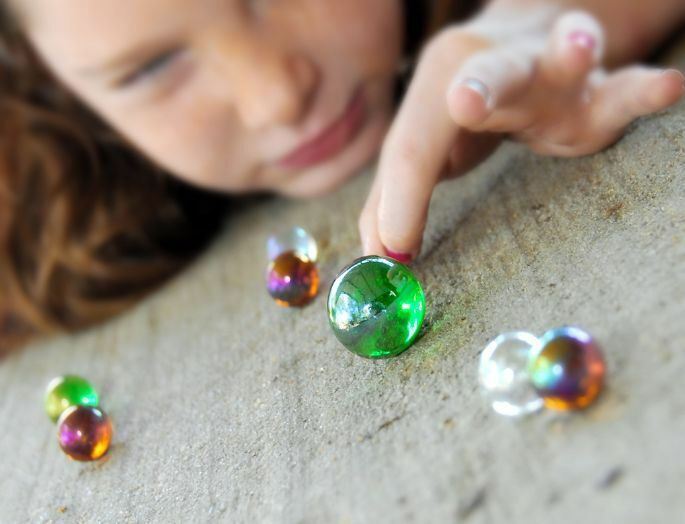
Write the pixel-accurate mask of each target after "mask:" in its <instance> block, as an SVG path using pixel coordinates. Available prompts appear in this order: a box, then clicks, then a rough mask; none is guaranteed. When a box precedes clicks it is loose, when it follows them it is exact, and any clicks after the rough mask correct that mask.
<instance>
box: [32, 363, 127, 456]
mask: <svg viewBox="0 0 685 524" xmlns="http://www.w3.org/2000/svg"><path fill="white" fill-rule="evenodd" d="M98 405H99V395H98V393H97V391H95V388H93V386H92V385H91V384H90V383H89V382H88V381H87V380H85V379H84V378H82V377H78V376H76V375H65V376H61V377H57V378H55V379H53V380H52V381H51V382H50V383H49V384H48V387H47V390H46V392H45V412H46V413H47V415H48V417H50V420H52V421H53V422H56V423H57V439H58V442H59V445H60V447H61V448H62V451H64V453H65V454H66V455H67V456H68V457H69V458H71V459H73V460H77V461H81V462H86V461H92V460H98V459H100V458H102V457H103V456H104V455H105V453H107V450H108V449H109V445H110V442H111V440H112V432H113V430H112V422H111V420H110V418H109V417H108V416H107V414H106V413H105V412H104V411H103V410H102V409H100V408H99V407H98Z"/></svg>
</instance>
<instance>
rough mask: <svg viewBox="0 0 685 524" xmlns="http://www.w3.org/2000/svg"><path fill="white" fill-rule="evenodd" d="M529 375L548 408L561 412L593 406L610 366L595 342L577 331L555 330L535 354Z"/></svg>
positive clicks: (549, 333) (578, 329)
mask: <svg viewBox="0 0 685 524" xmlns="http://www.w3.org/2000/svg"><path fill="white" fill-rule="evenodd" d="M528 372H529V375H530V379H531V382H532V384H533V387H534V388H535V389H536V391H537V392H538V394H539V395H540V396H541V397H542V399H543V401H544V403H545V407H547V408H549V409H553V410H558V411H568V410H574V409H582V408H586V407H588V406H589V405H591V404H592V403H593V402H594V401H595V399H596V398H597V397H598V395H599V393H600V391H601V390H602V386H603V384H604V376H605V373H606V365H605V362H604V358H603V356H602V352H601V350H600V348H599V346H598V345H597V343H596V342H595V340H594V339H593V338H592V336H590V334H588V333H587V332H585V331H583V330H582V329H580V328H577V327H562V328H556V329H551V330H549V331H547V332H546V333H545V334H544V335H542V337H540V344H539V345H538V346H537V347H536V348H535V350H533V351H532V352H531V355H530V361H529V368H528Z"/></svg>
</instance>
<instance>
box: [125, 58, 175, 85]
mask: <svg viewBox="0 0 685 524" xmlns="http://www.w3.org/2000/svg"><path fill="white" fill-rule="evenodd" d="M181 52H182V49H181V48H177V49H172V50H169V51H166V52H164V53H160V54H158V55H156V56H155V57H154V58H152V59H151V60H148V61H147V62H145V63H144V64H143V65H142V66H140V67H139V68H137V69H135V70H134V71H133V72H131V73H129V74H127V75H126V76H124V77H123V78H122V79H121V80H119V81H118V82H116V85H117V87H128V86H131V85H133V84H136V83H138V82H141V81H143V80H145V79H147V78H149V77H153V76H155V75H157V74H160V73H162V72H163V71H164V70H165V69H166V68H167V67H168V66H170V65H171V64H172V62H173V61H174V60H176V58H178V56H179V55H180V54H181Z"/></svg>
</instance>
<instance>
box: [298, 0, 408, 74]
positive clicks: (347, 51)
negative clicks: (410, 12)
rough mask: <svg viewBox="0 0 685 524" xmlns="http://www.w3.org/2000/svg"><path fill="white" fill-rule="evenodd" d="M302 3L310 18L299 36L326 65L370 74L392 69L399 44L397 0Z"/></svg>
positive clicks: (395, 61)
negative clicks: (324, 54)
mask: <svg viewBox="0 0 685 524" xmlns="http://www.w3.org/2000/svg"><path fill="white" fill-rule="evenodd" d="M302 1H303V3H305V4H307V8H306V9H307V11H308V12H309V13H311V15H310V17H308V21H307V26H308V27H306V28H304V27H301V28H298V30H299V33H300V35H304V38H305V39H307V40H308V42H307V45H308V47H309V48H310V49H312V50H314V52H317V51H318V52H321V53H322V52H325V53H326V57H324V59H325V60H326V62H327V63H329V64H338V67H342V66H346V67H349V68H351V69H352V70H356V71H359V70H363V71H364V72H367V73H370V74H384V73H387V72H389V71H391V70H393V69H394V67H395V65H396V64H397V61H398V60H399V58H400V53H401V42H402V24H401V18H402V12H401V7H400V2H399V1H398V0H373V1H369V0H346V1H344V2H323V1H321V0H302ZM303 10H304V9H303ZM304 20H305V19H302V23H304Z"/></svg>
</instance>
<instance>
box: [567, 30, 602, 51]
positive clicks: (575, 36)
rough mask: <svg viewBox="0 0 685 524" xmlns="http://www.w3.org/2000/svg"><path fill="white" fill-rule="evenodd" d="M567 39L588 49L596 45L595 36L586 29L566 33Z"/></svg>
mask: <svg viewBox="0 0 685 524" xmlns="http://www.w3.org/2000/svg"><path fill="white" fill-rule="evenodd" d="M568 40H569V42H571V43H572V44H573V45H576V46H578V47H583V48H585V49H589V50H593V49H594V48H595V47H596V46H597V40H595V37H594V36H592V35H591V34H590V33H587V32H586V31H573V33H571V34H570V35H568Z"/></svg>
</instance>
